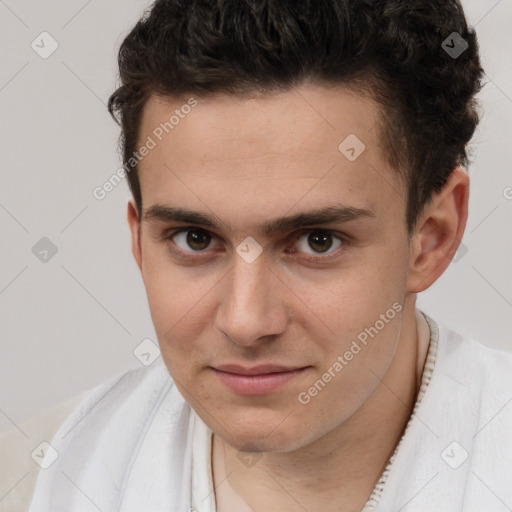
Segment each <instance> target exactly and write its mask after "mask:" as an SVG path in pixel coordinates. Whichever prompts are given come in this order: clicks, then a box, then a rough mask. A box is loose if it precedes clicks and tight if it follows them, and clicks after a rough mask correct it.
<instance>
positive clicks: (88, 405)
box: [0, 358, 181, 512]
mask: <svg viewBox="0 0 512 512" xmlns="http://www.w3.org/2000/svg"><path fill="white" fill-rule="evenodd" d="M164 387H165V388H166V389H169V388H170V387H172V388H174V387H175V386H173V382H172V379H171V378H170V375H169V372H168V371H167V368H166V367H165V365H164V364H163V362H162V361H161V358H160V360H157V361H155V362H154V363H153V364H152V365H151V366H148V367H141V368H136V369H131V370H128V371H125V372H122V373H120V374H118V375H116V376H114V377H112V378H110V379H109V380H107V381H105V382H103V383H100V384H99V385H97V386H95V387H94V388H91V389H88V390H86V391H84V392H82V393H80V394H78V395H75V396H73V397H71V398H69V399H67V400H65V401H62V402H60V403H58V404H56V405H54V406H53V407H51V408H49V409H47V410H45V411H43V412H42V413H40V414H38V415H36V416H34V417H32V418H30V419H29V420H27V421H25V422H23V423H21V424H19V425H18V426H17V427H14V428H12V429H10V430H9V431H7V432H3V433H0V460H2V464H0V496H4V498H3V499H1V500H0V512H25V511H26V510H28V508H29V504H30V502H31V500H32V496H33V493H34V489H35V487H36V483H37V480H38V477H39V476H41V475H42V473H44V472H46V471H45V470H43V471H42V470H41V469H42V466H43V465H44V463H43V462H42V461H43V457H44V456H45V455H46V452H47V450H48V444H50V445H51V446H52V447H53V446H57V444H58V442H57V440H58V438H59V437H61V436H62V435H63V433H67V432H70V431H71V430H73V434H75V433H78V432H79V431H81V430H83V429H85V430H86V429H88V428H91V429H96V428H101V425H102V424H103V423H104V422H107V423H108V421H109V419H110V417H112V416H115V415H116V414H117V412H118V410H120V409H123V410H129V409H130V408H134V407H135V406H136V404H138V403H144V401H145V399H146V398H147V397H149V396H150V395H151V394H154V393H157V394H158V393H159V392H160V391H161V390H162V388H164ZM176 402H179V399H178V400H175V403H176ZM176 405H178V406H179V405H181V404H176ZM84 418H87V421H82V420H83V419H84ZM91 424H92V425H93V426H91ZM42 443H43V444H42ZM58 453H59V455H58V457H57V459H60V458H62V456H64V455H65V454H64V453H62V452H60V451H59V452H58Z"/></svg>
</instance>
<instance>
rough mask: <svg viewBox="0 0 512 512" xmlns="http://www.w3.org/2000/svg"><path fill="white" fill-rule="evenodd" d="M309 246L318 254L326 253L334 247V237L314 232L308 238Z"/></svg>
mask: <svg viewBox="0 0 512 512" xmlns="http://www.w3.org/2000/svg"><path fill="white" fill-rule="evenodd" d="M308 243H309V246H310V247H311V248H312V249H313V250H315V251H318V252H325V251H327V250H329V249H330V248H331V246H332V235H329V234H325V233H318V232H313V233H310V235H309V236H308Z"/></svg>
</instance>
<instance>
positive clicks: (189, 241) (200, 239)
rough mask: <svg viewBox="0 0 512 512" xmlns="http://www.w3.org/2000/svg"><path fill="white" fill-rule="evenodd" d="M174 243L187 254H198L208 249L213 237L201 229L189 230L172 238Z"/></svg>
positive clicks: (180, 232)
mask: <svg viewBox="0 0 512 512" xmlns="http://www.w3.org/2000/svg"><path fill="white" fill-rule="evenodd" d="M172 239H173V241H174V243H175V244H176V245H177V246H178V247H179V248H180V249H181V250H182V251H185V252H198V251H204V250H205V249H207V248H208V247H209V245H210V243H211V241H212V237H211V236H210V235H209V234H208V233H207V232H206V231H203V230H201V229H187V230H182V231H179V232H177V233H175V234H174V235H173V236H172Z"/></svg>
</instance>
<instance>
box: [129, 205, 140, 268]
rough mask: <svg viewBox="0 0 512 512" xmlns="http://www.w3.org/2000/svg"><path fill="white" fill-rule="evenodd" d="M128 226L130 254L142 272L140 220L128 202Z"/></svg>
mask: <svg viewBox="0 0 512 512" xmlns="http://www.w3.org/2000/svg"><path fill="white" fill-rule="evenodd" d="M127 218H128V225H129V226H130V233H131V236H132V254H133V257H134V258H135V261H136V262H137V266H138V267H139V269H140V271H141V272H142V250H141V245H140V220H139V215H138V213H137V207H136V206H135V203H134V202H133V201H129V202H128V212H127Z"/></svg>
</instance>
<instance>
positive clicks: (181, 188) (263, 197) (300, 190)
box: [139, 86, 404, 222]
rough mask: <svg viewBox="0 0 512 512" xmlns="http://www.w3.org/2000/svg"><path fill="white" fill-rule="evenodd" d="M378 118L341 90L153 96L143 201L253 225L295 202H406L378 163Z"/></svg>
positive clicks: (370, 104) (143, 135)
mask: <svg viewBox="0 0 512 512" xmlns="http://www.w3.org/2000/svg"><path fill="white" fill-rule="evenodd" d="M190 105H193V106H192V107H191V106H190ZM379 121H380V111H379V108H378V106H377V104H376V103H375V102H374V101H373V100H371V99H370V98H368V97H366V96H363V95H361V94H357V93H356V92H353V91H351V90H348V89H343V88H340V87H337V88H326V87H323V86H303V87H299V88H295V89H291V90H288V91H286V92H279V93H274V94H271V95H265V96H233V95H222V94H218V95H208V96H206V97H195V96H193V95H190V96H182V97H180V98H169V97H165V98H163V97H159V96H156V95H153V96H151V97H150V98H149V100H148V101H147V103H146V105H145V108H144V111H143V116H142V120H141V130H140V136H139V144H140V145H144V144H145V143H147V142H148V141H149V139H151V140H152V143H151V146H152V149H151V150H150V151H149V152H148V154H147V156H145V157H144V158H143V160H141V162H140V164H139V174H140V182H141V190H142V197H143V204H144V206H145V207H147V206H151V205H153V204H171V205H173V206H182V207H187V208H195V209H196V210H197V209H198V207H199V206H201V208H200V209H201V210H202V211H206V208H205V206H208V208H209V209H210V210H212V209H213V210H214V212H215V214H216V215H218V216H219V217H222V213H224V214H225V215H227V216H233V215H235V216H238V217H240V216H242V217H243V215H244V212H247V214H249V213H250V214H251V219H252V220H254V221H255V222H256V221H257V219H259V220H260V221H262V222H263V221H264V220H265V218H266V216H265V212H269V211H270V210H272V212H273V213H276V214H278V213H284V212H287V211H289V210H290V208H293V207H294V205H298V204H299V203H300V206H301V207H304V208H306V207H308V208H313V207H318V206H319V204H320V203H328V204H335V203H336V202H339V203H340V204H344V205H347V206H350V207H354V208H367V209H372V210H375V211H378V209H379V204H382V205H383V206H384V203H385V202H386V201H387V202H388V205H389V201H390V200H392V201H393V202H394V203H395V204H396V203H400V202H399V201H397V199H398V198H402V199H404V198H403V197H402V196H403V193H402V190H401V184H400V181H399V179H398V175H397V173H396V171H395V170H394V169H390V168H389V167H388V165H387V163H386V161H385V156H384V153H383V148H382V147H381V145H380V140H379V137H378V125H377V124H378V123H379ZM397 194H398V196H399V197H397ZM177 202H179V205H178V204H177ZM249 204H251V205H253V206H254V208H253V211H251V212H248V206H249ZM399 206H400V205H399ZM388 208H389V206H388ZM273 216H274V215H273ZM242 217H240V218H242Z"/></svg>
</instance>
